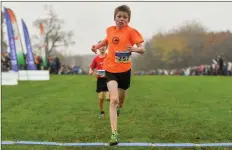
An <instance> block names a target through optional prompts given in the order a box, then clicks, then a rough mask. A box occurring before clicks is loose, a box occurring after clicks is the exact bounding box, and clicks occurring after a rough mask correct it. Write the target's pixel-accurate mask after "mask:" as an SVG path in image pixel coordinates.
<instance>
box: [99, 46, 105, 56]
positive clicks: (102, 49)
mask: <svg viewBox="0 0 232 150" xmlns="http://www.w3.org/2000/svg"><path fill="white" fill-rule="evenodd" d="M99 52H100V53H101V54H104V53H105V52H106V46H103V47H101V48H99Z"/></svg>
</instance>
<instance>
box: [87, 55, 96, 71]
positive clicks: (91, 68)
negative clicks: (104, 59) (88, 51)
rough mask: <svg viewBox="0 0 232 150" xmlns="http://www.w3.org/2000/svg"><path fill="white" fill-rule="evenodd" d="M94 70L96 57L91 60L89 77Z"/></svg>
mask: <svg viewBox="0 0 232 150" xmlns="http://www.w3.org/2000/svg"><path fill="white" fill-rule="evenodd" d="M95 68H96V57H95V58H94V59H93V61H92V63H91V65H90V68H89V75H92V74H93V72H94V69H95Z"/></svg>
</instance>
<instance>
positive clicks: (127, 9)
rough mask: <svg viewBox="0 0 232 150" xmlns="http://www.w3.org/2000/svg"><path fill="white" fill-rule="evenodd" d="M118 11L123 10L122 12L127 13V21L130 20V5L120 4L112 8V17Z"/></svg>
mask: <svg viewBox="0 0 232 150" xmlns="http://www.w3.org/2000/svg"><path fill="white" fill-rule="evenodd" d="M119 11H123V12H126V13H127V14H128V17H129V21H130V18H131V10H130V7H129V6H127V5H121V6H118V7H117V8H115V10H114V19H115V17H116V15H117V13H118V12H119Z"/></svg>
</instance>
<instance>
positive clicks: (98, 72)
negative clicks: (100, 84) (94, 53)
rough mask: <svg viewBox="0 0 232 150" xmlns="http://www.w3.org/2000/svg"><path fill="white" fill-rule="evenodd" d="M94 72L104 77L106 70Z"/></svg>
mask: <svg viewBox="0 0 232 150" xmlns="http://www.w3.org/2000/svg"><path fill="white" fill-rule="evenodd" d="M96 74H97V75H99V76H100V77H105V75H106V71H105V70H97V71H96Z"/></svg>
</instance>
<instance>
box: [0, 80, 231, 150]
mask: <svg viewBox="0 0 232 150" xmlns="http://www.w3.org/2000/svg"><path fill="white" fill-rule="evenodd" d="M231 85H232V78H230V77H180V76H178V77H168V76H133V77H132V81H131V88H130V89H129V91H128V97H127V99H126V101H125V106H124V109H123V110H122V111H121V112H122V114H121V115H120V117H119V121H118V127H119V128H118V130H119V134H120V142H153V143H158V142H161V143H165V142H171V143H174V142H176V143H179V142H193V143H204V142H231V141H232V134H231V132H232V119H231V118H232V86H231ZM95 87H96V80H95V78H94V77H89V76H52V78H51V80H50V81H38V82H36V81H31V82H20V83H19V85H18V86H3V87H2V140H3V141H6V140H13V141H19V140H20V141H22V140H25V141H29V140H33V141H55V142H108V141H109V138H110V134H111V130H110V124H109V117H108V108H109V103H108V102H105V111H106V117H105V119H104V120H99V119H98V118H97V117H98V114H99V108H98V100H97V94H96V93H95ZM14 148H15V149H20V148H22V149H58V150H59V149H78V148H67V147H66V148H65V147H53V146H48V147H47V146H3V149H14ZM87 149H88V148H87ZM90 149H91V147H90ZM100 149H103V148H100ZM120 149H121V148H120ZM125 149H128V148H125ZM138 149H141V148H138ZM146 149H147V148H146Z"/></svg>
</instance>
